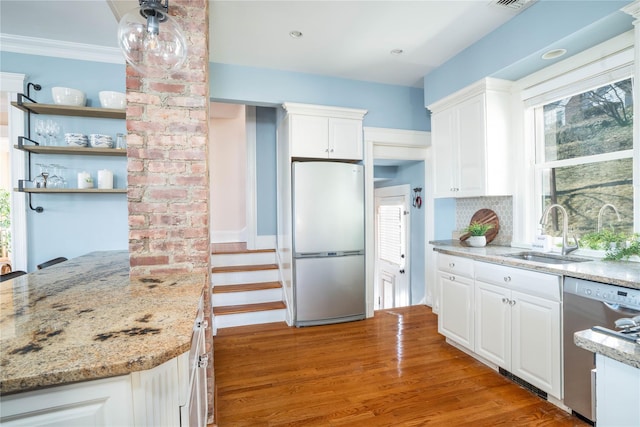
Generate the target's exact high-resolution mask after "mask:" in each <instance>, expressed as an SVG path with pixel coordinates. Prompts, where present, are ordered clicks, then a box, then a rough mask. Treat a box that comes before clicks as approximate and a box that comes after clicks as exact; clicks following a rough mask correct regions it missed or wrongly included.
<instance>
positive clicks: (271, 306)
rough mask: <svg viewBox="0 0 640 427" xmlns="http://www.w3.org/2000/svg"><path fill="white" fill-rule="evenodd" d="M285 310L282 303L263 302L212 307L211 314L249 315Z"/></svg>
mask: <svg viewBox="0 0 640 427" xmlns="http://www.w3.org/2000/svg"><path fill="white" fill-rule="evenodd" d="M285 308H287V306H286V305H285V304H284V302H282V301H274V302H263V303H258V304H240V305H225V306H221V307H213V314H214V315H216V316H219V315H224V314H240V313H251V312H256V311H268V310H284V309H285Z"/></svg>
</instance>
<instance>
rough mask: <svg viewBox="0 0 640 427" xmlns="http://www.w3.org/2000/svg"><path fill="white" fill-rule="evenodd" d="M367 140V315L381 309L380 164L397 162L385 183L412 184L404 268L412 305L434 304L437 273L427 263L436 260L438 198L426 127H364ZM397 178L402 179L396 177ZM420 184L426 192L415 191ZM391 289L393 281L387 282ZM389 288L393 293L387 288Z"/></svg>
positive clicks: (390, 164)
mask: <svg viewBox="0 0 640 427" xmlns="http://www.w3.org/2000/svg"><path fill="white" fill-rule="evenodd" d="M364 142H365V156H364V163H365V235H366V236H367V238H366V249H365V253H366V255H365V257H366V264H367V265H368V266H371V268H367V269H366V289H367V297H366V301H367V317H373V315H374V310H375V308H376V304H375V300H376V298H375V295H376V292H377V291H376V286H377V283H376V278H375V272H376V268H375V265H376V255H375V252H376V249H375V240H376V233H375V223H376V218H375V216H376V215H375V188H376V187H382V185H378V184H379V181H380V178H379V177H375V176H374V175H375V173H374V171H375V170H376V167H375V166H376V165H379V166H397V169H396V173H394V175H393V177H391V176H389V177H382V179H385V180H386V181H387V182H386V184H385V185H386V186H393V185H404V184H409V186H410V189H411V195H410V198H409V205H410V208H409V211H410V212H411V213H410V215H408V218H407V219H408V220H409V221H410V224H411V231H410V233H411V239H408V241H409V244H410V246H411V247H410V252H411V257H410V258H411V259H410V260H408V261H409V264H410V266H409V270H407V268H405V272H406V274H407V275H408V276H409V277H410V278H411V279H410V280H409V286H410V292H409V297H410V300H409V305H416V304H426V305H431V301H432V295H433V290H432V287H433V283H434V281H435V277H433V278H431V277H430V276H429V277H427V268H426V266H427V264H428V262H431V254H430V249H431V248H430V246H429V243H428V242H429V240H433V202H432V191H431V188H430V185H429V184H430V183H431V179H430V178H429V176H430V175H429V173H430V171H431V158H430V151H429V145H430V134H429V132H424V131H409V130H403V129H387V128H370V127H365V128H364ZM396 178H397V179H396ZM416 188H420V190H421V192H419V193H414V189H416ZM414 195H416V196H417V195H419V196H420V197H421V198H422V200H424V204H422V205H420V206H419V207H418V205H416V206H414V204H413V200H414ZM386 286H387V290H389V289H390V287H391V284H386ZM388 292H389V291H388Z"/></svg>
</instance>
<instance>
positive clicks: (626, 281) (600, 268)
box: [429, 240, 640, 289]
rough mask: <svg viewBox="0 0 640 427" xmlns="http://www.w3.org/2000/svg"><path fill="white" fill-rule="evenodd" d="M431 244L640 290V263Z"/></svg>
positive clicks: (447, 251) (438, 242)
mask: <svg viewBox="0 0 640 427" xmlns="http://www.w3.org/2000/svg"><path fill="white" fill-rule="evenodd" d="M429 243H430V244H432V245H434V249H433V250H434V251H437V252H442V253H445V254H449V255H458V256H463V257H466V258H472V259H476V260H478V261H486V262H492V263H495V264H503V265H507V266H511V267H519V268H526V269H529V270H536V271H540V272H543V273H551V274H557V275H561V276H570V277H577V278H579V279H585V280H593V281H596V282H603V283H610V284H612V285H618V286H624V287H627V288H632V289H640V262H631V261H603V260H601V259H597V258H589V257H586V256H581V255H580V254H575V253H572V254H571V256H572V257H573V256H576V257H580V258H587V259H590V260H591V261H588V262H577V263H571V264H541V263H539V262H534V261H525V260H521V259H516V258H507V257H503V256H501V255H504V254H510V253H517V252H523V251H526V250H527V249H522V248H513V247H510V246H494V245H491V244H489V245H487V246H485V247H483V248H474V247H471V246H468V245H467V244H466V243H464V242H460V241H459V240H436V241H431V242H429Z"/></svg>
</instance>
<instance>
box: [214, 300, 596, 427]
mask: <svg viewBox="0 0 640 427" xmlns="http://www.w3.org/2000/svg"><path fill="white" fill-rule="evenodd" d="M214 351H215V356H214V365H215V377H216V398H217V404H216V417H217V418H216V419H217V425H218V426H219V427H231V426H233V427H241V426H252V427H253V426H367V427H373V426H385V427H391V426H394V427H395V426H424V425H428V426H464V425H473V426H476V427H479V426H587V425H588V424H586V423H584V422H582V421H581V420H579V419H578V418H576V417H573V416H571V415H570V414H567V413H566V412H564V411H562V410H561V409H559V408H557V407H555V406H554V405H552V404H551V403H549V402H546V401H544V400H542V399H540V398H539V397H537V396H535V395H534V394H533V393H531V392H529V391H528V390H525V389H523V388H521V387H520V386H518V385H516V384H514V383H513V382H511V381H509V380H507V379H506V378H504V377H502V376H501V375H500V374H498V373H497V372H495V371H494V370H492V369H490V368H488V367H486V366H485V365H483V364H481V363H480V362H478V361H476V360H475V359H473V358H471V357H470V356H468V355H466V354H464V353H463V352H461V351H459V350H457V349H456V348H454V347H452V346H450V345H448V344H447V343H446V342H445V341H444V338H443V337H442V336H441V335H439V334H438V333H437V317H436V316H435V315H434V314H433V313H432V312H431V310H430V309H429V308H428V307H425V306H414V307H408V308H402V309H393V310H385V311H379V312H376V315H375V317H374V318H372V319H367V320H363V321H358V322H351V323H342V324H337V325H328V326H313V327H308V328H291V327H287V326H286V325H285V324H268V325H256V326H243V327H237V328H229V329H222V330H220V331H219V332H218V336H216V337H214Z"/></svg>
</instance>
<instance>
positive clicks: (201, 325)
mask: <svg viewBox="0 0 640 427" xmlns="http://www.w3.org/2000/svg"><path fill="white" fill-rule="evenodd" d="M208 326H209V322H207V319H204V320H199V321H198V322H196V328H197V329H207V327H208Z"/></svg>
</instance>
